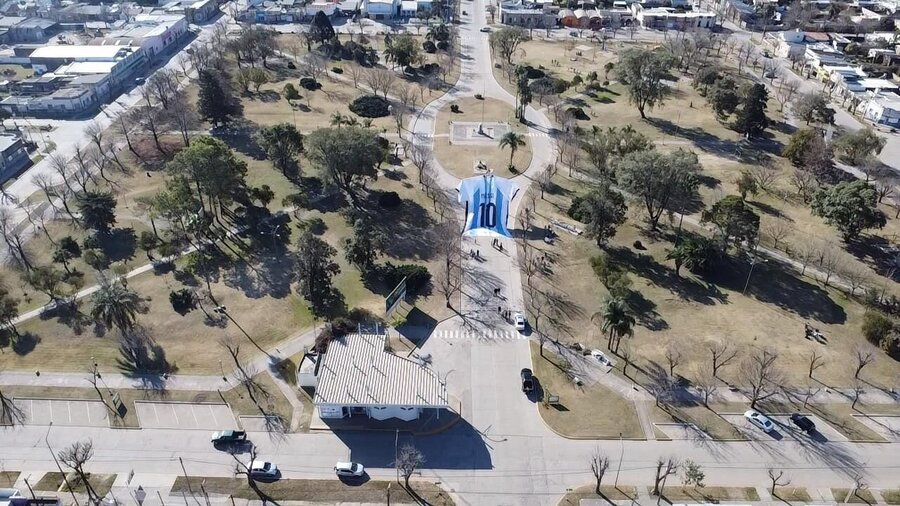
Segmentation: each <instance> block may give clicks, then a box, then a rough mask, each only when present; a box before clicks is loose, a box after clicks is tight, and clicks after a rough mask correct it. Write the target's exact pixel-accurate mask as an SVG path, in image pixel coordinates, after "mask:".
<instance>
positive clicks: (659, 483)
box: [650, 457, 678, 496]
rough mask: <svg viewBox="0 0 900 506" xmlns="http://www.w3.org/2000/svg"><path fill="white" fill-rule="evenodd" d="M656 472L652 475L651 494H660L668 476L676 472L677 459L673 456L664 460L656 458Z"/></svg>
mask: <svg viewBox="0 0 900 506" xmlns="http://www.w3.org/2000/svg"><path fill="white" fill-rule="evenodd" d="M655 471H656V474H655V475H654V477H653V491H652V492H650V494H651V495H655V496H660V495H662V490H663V489H664V488H665V486H666V480H667V479H668V478H669V476H672V475H673V474H675V473H677V472H678V460H677V459H675V458H674V457H668V458H666V459H665V460H663V459H662V458H659V459H657V460H656V467H655Z"/></svg>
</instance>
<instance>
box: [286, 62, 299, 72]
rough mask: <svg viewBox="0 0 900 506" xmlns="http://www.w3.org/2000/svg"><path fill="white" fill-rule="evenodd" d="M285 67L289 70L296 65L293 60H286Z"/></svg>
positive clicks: (293, 68)
mask: <svg viewBox="0 0 900 506" xmlns="http://www.w3.org/2000/svg"><path fill="white" fill-rule="evenodd" d="M287 68H289V69H291V70H295V69H296V68H297V65H295V64H294V62H292V61H290V60H288V62H287Z"/></svg>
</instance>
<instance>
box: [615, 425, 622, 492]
mask: <svg viewBox="0 0 900 506" xmlns="http://www.w3.org/2000/svg"><path fill="white" fill-rule="evenodd" d="M619 444H620V445H621V446H622V451H621V452H620V453H619V465H618V467H616V482H615V483H614V484H613V487H618V486H619V472H620V471H622V458H624V457H625V442H624V441H622V433H621V432H620V433H619Z"/></svg>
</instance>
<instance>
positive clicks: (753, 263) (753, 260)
mask: <svg viewBox="0 0 900 506" xmlns="http://www.w3.org/2000/svg"><path fill="white" fill-rule="evenodd" d="M761 263H765V259H762V258H759V257H757V256H756V255H754V254H752V253H751V256H750V272H748V273H747V281H746V282H745V283H744V290H743V291H741V295H746V294H747V287H749V286H750V276H752V275H753V268H754V267H756V264H761Z"/></svg>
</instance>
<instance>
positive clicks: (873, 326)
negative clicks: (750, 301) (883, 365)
mask: <svg viewBox="0 0 900 506" xmlns="http://www.w3.org/2000/svg"><path fill="white" fill-rule="evenodd" d="M893 330H894V322H893V321H892V320H891V319H890V318H888V316H887V315H885V314H884V313H882V312H881V311H867V312H866V314H865V316H863V323H862V333H863V335H864V336H865V337H866V341H869V342H870V343H872V344H874V345H875V346H878V347H881V348H884V344H885V342H886V341H888V340H889V338H890V335H891V332H892V331H893Z"/></svg>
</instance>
